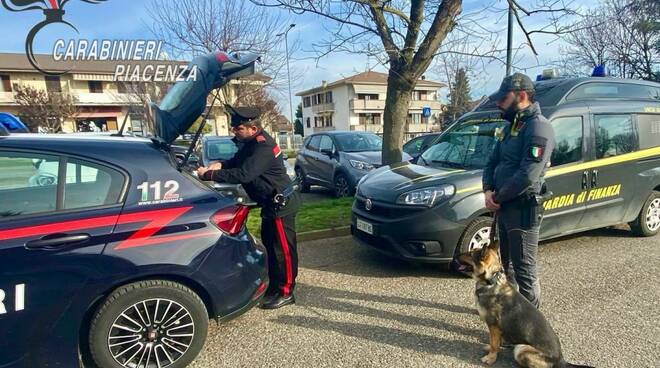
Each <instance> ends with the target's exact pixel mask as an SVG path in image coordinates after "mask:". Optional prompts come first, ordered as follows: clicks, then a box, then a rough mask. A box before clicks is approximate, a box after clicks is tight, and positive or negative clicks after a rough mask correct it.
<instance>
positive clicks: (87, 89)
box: [0, 53, 269, 135]
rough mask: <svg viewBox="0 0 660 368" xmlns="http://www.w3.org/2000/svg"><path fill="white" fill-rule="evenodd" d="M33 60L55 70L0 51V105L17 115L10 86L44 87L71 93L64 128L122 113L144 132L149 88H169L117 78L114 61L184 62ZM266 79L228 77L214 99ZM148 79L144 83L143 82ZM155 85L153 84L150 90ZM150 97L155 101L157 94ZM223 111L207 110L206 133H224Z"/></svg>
mask: <svg viewBox="0 0 660 368" xmlns="http://www.w3.org/2000/svg"><path fill="white" fill-rule="evenodd" d="M37 61H38V63H39V65H40V66H42V67H43V68H44V69H45V70H49V71H56V72H61V73H62V74H61V75H59V76H48V75H43V74H41V73H40V72H38V71H36V70H35V69H34V68H32V66H31V65H30V64H29V62H28V60H27V57H26V56H25V54H15V53H0V111H2V112H8V113H11V114H15V115H19V113H18V107H19V106H18V103H17V102H16V99H15V94H16V92H15V91H16V88H17V86H19V85H28V86H31V87H33V88H36V89H41V90H45V91H47V92H48V93H66V94H68V95H70V96H72V97H73V99H74V101H75V105H76V107H77V109H76V110H77V112H76V114H75V115H74V116H73V117H71V118H69V119H66V120H65V121H64V123H63V125H62V130H63V131H64V132H67V133H69V132H80V131H109V132H116V131H117V130H118V129H119V128H120V126H121V124H122V123H123V122H124V118H126V128H125V130H126V131H132V132H133V133H135V134H140V135H146V134H148V133H150V130H151V128H150V124H148V122H147V120H148V112H147V111H145V110H146V108H145V107H146V106H147V102H148V101H150V100H151V99H153V98H154V93H151V94H149V93H147V91H149V90H151V91H152V92H154V91H155V92H156V93H155V94H156V95H159V94H160V90H162V89H166V88H169V85H170V84H169V83H164V82H161V83H153V82H121V81H115V80H114V79H115V78H114V74H115V68H116V66H117V64H118V63H120V64H130V65H131V66H135V65H141V66H142V67H144V66H146V65H148V64H154V63H157V64H164V65H170V66H180V65H187V64H188V62H183V61H128V62H125V61H69V62H56V61H54V60H53V58H52V56H51V55H37ZM268 80H269V78H268V77H266V76H264V75H255V76H251V77H249V79H247V82H246V79H244V80H243V81H242V82H238V81H232V82H231V83H232V84H231V85H230V88H228V89H226V90H228V91H229V92H228V96H224V94H223V93H222V91H221V92H220V100H221V101H223V102H228V103H234V102H235V100H236V93H235V90H236V88H237V87H236V86H238V83H250V84H257V85H263V84H264V83H266V82H267V81H268ZM147 83H152V84H151V85H150V86H149V88H147V86H145V84H147ZM154 88H155V90H154ZM154 102H158V101H157V100H156V101H154ZM228 121H229V119H228V115H227V113H226V112H225V110H224V108H223V104H222V103H219V104H216V106H215V107H214V108H213V110H212V111H211V114H210V115H209V119H208V120H207V122H206V123H207V125H208V126H210V127H211V128H212V132H211V134H216V135H229V134H230V126H229V123H228Z"/></svg>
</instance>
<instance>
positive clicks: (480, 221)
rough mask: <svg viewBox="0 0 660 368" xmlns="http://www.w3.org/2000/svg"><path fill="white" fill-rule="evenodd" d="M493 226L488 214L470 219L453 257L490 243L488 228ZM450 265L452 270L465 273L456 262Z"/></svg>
mask: <svg viewBox="0 0 660 368" xmlns="http://www.w3.org/2000/svg"><path fill="white" fill-rule="evenodd" d="M492 226H493V218H492V217H488V216H479V217H477V218H475V219H474V220H472V222H470V224H469V225H468V226H467V227H466V228H465V231H463V235H461V239H460V240H459V241H458V245H457V246H456V251H455V252H454V257H456V256H458V255H460V254H464V253H468V252H470V251H472V250H474V249H477V248H481V247H482V246H484V245H488V244H489V243H490V229H491V227H492ZM451 267H452V269H453V270H454V271H456V272H458V273H461V274H465V273H464V272H462V271H461V270H460V269H459V268H458V263H457V262H456V261H453V262H452V263H451Z"/></svg>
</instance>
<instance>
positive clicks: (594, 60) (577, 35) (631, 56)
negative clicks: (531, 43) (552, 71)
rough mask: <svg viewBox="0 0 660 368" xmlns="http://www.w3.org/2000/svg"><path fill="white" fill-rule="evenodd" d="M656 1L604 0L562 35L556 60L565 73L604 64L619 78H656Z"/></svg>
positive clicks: (659, 63)
mask: <svg viewBox="0 0 660 368" xmlns="http://www.w3.org/2000/svg"><path fill="white" fill-rule="evenodd" d="M659 19H660V3H658V2H657V1H650V0H608V1H607V2H605V3H604V4H603V5H601V6H600V7H598V8H596V9H594V10H592V11H590V12H589V13H588V15H587V16H586V17H585V18H584V19H583V20H582V21H581V22H579V23H577V24H576V25H575V26H574V30H573V32H571V33H567V34H566V35H565V36H564V40H565V41H566V43H567V44H568V46H567V47H565V48H563V49H562V53H563V54H564V56H563V57H562V58H560V60H558V63H559V64H560V65H561V66H562V67H563V68H564V69H566V70H567V71H568V72H569V74H583V72H584V71H585V70H587V69H591V68H593V67H594V66H596V65H601V64H602V65H606V66H607V67H608V69H609V71H610V74H611V75H613V76H616V77H623V78H640V79H647V80H655V81H660V20H659Z"/></svg>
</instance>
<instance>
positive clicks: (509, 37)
mask: <svg viewBox="0 0 660 368" xmlns="http://www.w3.org/2000/svg"><path fill="white" fill-rule="evenodd" d="M511 54H513V4H512V3H511V2H509V22H508V27H507V36H506V75H507V76H509V75H511V56H512V55H511Z"/></svg>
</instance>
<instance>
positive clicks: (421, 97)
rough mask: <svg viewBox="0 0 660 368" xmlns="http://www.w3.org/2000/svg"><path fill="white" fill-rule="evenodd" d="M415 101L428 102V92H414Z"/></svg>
mask: <svg viewBox="0 0 660 368" xmlns="http://www.w3.org/2000/svg"><path fill="white" fill-rule="evenodd" d="M412 99H413V101H426V100H428V91H413V94H412Z"/></svg>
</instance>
